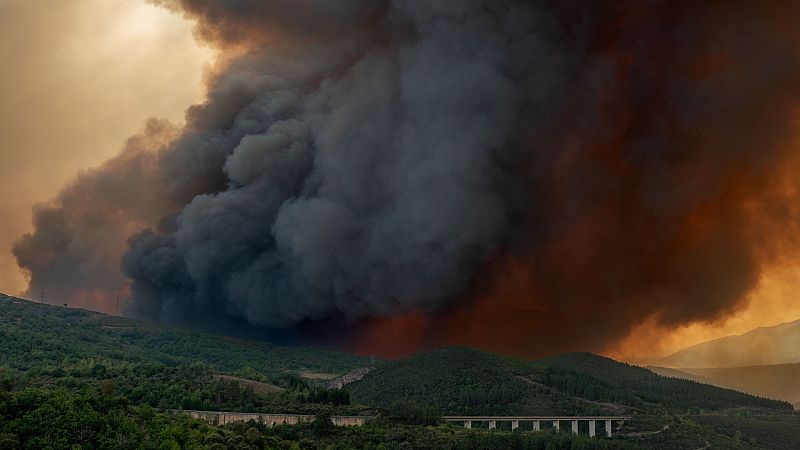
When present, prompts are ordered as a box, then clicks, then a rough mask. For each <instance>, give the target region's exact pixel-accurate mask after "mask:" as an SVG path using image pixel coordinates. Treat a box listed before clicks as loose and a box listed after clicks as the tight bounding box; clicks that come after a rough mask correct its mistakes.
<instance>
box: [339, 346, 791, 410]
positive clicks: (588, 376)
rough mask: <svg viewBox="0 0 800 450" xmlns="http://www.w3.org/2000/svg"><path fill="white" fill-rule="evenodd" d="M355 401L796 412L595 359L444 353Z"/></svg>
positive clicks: (387, 375) (376, 373)
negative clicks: (745, 409) (751, 409)
mask: <svg viewBox="0 0 800 450" xmlns="http://www.w3.org/2000/svg"><path fill="white" fill-rule="evenodd" d="M348 389H349V390H350V392H351V395H352V397H353V399H354V400H356V401H359V402H363V403H367V404H373V405H378V406H388V405H391V404H392V403H394V402H397V401H401V400H412V401H414V402H417V403H419V404H420V405H424V406H428V407H432V408H435V409H437V410H439V411H441V412H442V413H445V414H450V413H452V414H472V413H476V414H603V413H606V414H608V413H613V414H621V413H630V412H635V411H653V410H657V409H660V408H671V409H679V410H684V409H688V408H696V409H710V410H719V409H723V408H731V407H759V408H772V409H777V410H791V406H790V405H789V404H787V403H785V402H779V401H774V400H768V399H763V398H757V397H754V396H751V395H747V394H743V393H740V392H735V391H733V390H729V389H721V388H718V387H714V386H709V385H705V384H700V383H696V382H693V381H688V380H682V379H676V378H666V377H662V376H659V375H657V374H655V373H653V372H650V371H649V370H646V369H643V368H640V367H634V366H630V365H627V364H624V363H619V362H617V361H614V360H611V359H608V358H603V357H600V356H597V355H593V354H590V353H573V354H567V355H560V356H557V357H552V358H545V359H542V360H538V361H526V360H522V359H516V358H512V357H506V356H500V355H496V354H491V353H484V352H480V351H477V350H473V349H467V348H446V349H439V350H435V351H432V352H427V353H422V354H418V355H414V356H411V357H409V358H405V359H402V360H399V361H392V362H388V363H385V364H383V365H381V366H379V367H377V368H376V369H375V370H373V371H371V372H369V373H368V374H366V375H365V376H364V378H363V379H361V380H360V381H357V382H354V383H352V384H350V385H348Z"/></svg>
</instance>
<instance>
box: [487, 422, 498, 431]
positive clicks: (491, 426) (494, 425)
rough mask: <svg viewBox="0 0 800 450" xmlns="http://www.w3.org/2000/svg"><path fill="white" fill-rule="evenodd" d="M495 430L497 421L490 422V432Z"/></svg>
mask: <svg viewBox="0 0 800 450" xmlns="http://www.w3.org/2000/svg"><path fill="white" fill-rule="evenodd" d="M495 428H497V421H496V420H490V421H489V429H490V430H494V429H495Z"/></svg>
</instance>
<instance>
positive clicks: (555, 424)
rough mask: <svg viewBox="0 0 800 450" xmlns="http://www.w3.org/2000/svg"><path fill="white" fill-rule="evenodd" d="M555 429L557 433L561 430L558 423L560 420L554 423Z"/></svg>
mask: <svg viewBox="0 0 800 450" xmlns="http://www.w3.org/2000/svg"><path fill="white" fill-rule="evenodd" d="M553 428H555V430H556V431H558V430H559V429H560V424H559V423H558V420H554V421H553Z"/></svg>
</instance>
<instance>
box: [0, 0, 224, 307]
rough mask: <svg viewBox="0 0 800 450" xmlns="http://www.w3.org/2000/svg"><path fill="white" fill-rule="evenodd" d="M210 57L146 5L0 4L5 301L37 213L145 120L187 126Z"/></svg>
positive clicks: (113, 0)
mask: <svg viewBox="0 0 800 450" xmlns="http://www.w3.org/2000/svg"><path fill="white" fill-rule="evenodd" d="M211 56H212V55H211V50H209V49H206V48H200V47H198V45H197V44H196V42H195V41H194V39H193V38H192V33H191V24H190V23H189V22H187V21H185V20H183V19H182V18H181V17H180V16H178V15H175V14H173V13H170V12H168V11H166V10H165V9H162V8H158V7H156V6H153V5H151V4H148V3H146V2H145V1H144V0H56V1H54V0H0V61H2V62H3V64H2V65H3V70H2V72H0V193H2V194H0V199H1V200H0V217H2V222H1V223H2V225H0V291H3V292H10V293H19V292H21V291H23V290H24V289H25V287H26V281H25V278H24V276H23V274H22V273H21V272H20V271H19V269H18V268H17V266H16V263H15V261H14V258H13V256H12V255H11V252H10V249H11V244H12V242H13V241H14V240H15V239H17V238H18V237H20V236H21V235H22V234H24V233H25V232H27V231H28V230H29V228H30V218H31V207H32V205H34V204H35V203H37V202H41V201H44V200H46V199H48V198H50V197H52V196H53V195H55V194H56V193H57V191H58V189H59V188H60V187H61V186H63V185H64V184H65V183H66V182H68V181H69V180H70V179H71V178H73V177H74V176H75V174H76V173H77V172H78V171H79V170H81V169H86V168H89V167H92V166H95V165H97V164H98V163H100V162H102V161H104V160H105V159H107V158H108V157H110V156H112V155H114V154H115V153H117V152H118V151H119V150H120V149H121V147H122V144H123V142H124V140H125V139H126V138H127V137H128V136H130V135H132V134H133V133H135V132H136V131H138V130H139V129H140V127H141V126H142V122H143V120H144V119H146V118H147V117H150V116H152V117H162V118H167V119H170V120H172V121H176V122H180V121H182V120H183V112H184V110H185V108H186V107H187V106H188V105H190V104H192V103H193V102H196V101H197V100H199V99H200V98H201V97H202V95H203V89H202V83H201V79H202V75H203V67H204V65H206V64H208V63H209V61H210V60H211Z"/></svg>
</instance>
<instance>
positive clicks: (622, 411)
mask: <svg viewBox="0 0 800 450" xmlns="http://www.w3.org/2000/svg"><path fill="white" fill-rule="evenodd" d="M371 363H372V361H371V359H370V358H364V357H360V356H355V355H350V354H346V353H341V352H335V351H329V350H320V349H312V348H293V347H282V346H278V345H273V344H269V343H265V342H259V341H248V340H242V339H231V338H226V337H220V336H214V335H210V334H202V333H195V332H190V331H185V330H179V329H172V328H167V327H161V326H157V325H152V324H148V323H143V322H139V321H134V320H128V319H121V318H116V317H109V316H105V315H102V314H98V313H93V312H88V311H83V310H78V309H70V308H64V307H56V306H48V305H40V304H36V303H31V302H26V301H22V300H19V299H14V298H5V299H1V298H0V449H40V448H49V449H89V448H108V449H112V448H123V449H126V448H130V449H139V448H142V449H229V448H230V449H324V450H328V449H387V450H388V449H473V448H477V449H543V450H554V449H633V448H655V449H672V448H675V449H678V448H701V447H703V446H705V445H706V443H708V444H709V445H714V446H716V447H714V448H730V449H740V448H741V449H751V448H792V447H793V446H794V447H797V448H800V442H798V441H797V439H798V438H797V437H796V436H798V435H800V429H798V428H800V421H799V420H798V416H797V415H796V414H795V413H794V411H793V410H792V409H791V406H790V405H789V404H787V403H785V402H780V401H775V400H769V399H763V398H757V397H753V396H750V395H746V394H742V393H739V392H735V391H731V390H726V389H720V388H716V387H712V386H708V385H703V384H698V383H694V382H690V381H685V380H677V379H671V378H665V377H661V376H658V375H655V374H653V373H652V372H650V371H648V370H645V369H642V368H638V367H634V366H629V365H626V364H622V363H618V362H616V361H613V360H610V359H607V358H603V357H600V356H597V355H592V354H586V353H582V354H568V355H560V356H557V357H552V358H546V359H543V360H537V361H528V360H524V359H518V358H511V357H506V356H501V355H496V354H491V353H485V352H480V351H477V350H473V349H469V348H445V349H439V350H435V351H431V352H426V353H421V354H418V355H414V356H412V357H409V358H404V359H400V360H397V361H378V362H377V364H376V367H375V368H374V369H373V370H372V371H371V372H369V373H368V374H367V375H366V376H365V377H364V378H363V379H362V380H360V381H357V382H354V383H351V384H349V385H347V386H346V387H345V389H342V390H331V389H326V387H325V384H326V381H325V380H326V379H327V378H330V377H333V376H335V375H340V374H343V373H346V372H348V371H350V370H353V369H355V368H359V367H368V366H369V365H370V364H371ZM174 410H177V411H180V410H213V411H241V412H264V413H267V412H268V413H298V414H311V415H314V416H315V417H316V419H315V420H314V422H313V423H306V424H301V425H293V426H276V427H273V428H268V427H266V426H264V425H261V424H258V423H255V422H250V423H233V424H229V425H226V426H214V425H211V424H207V423H203V422H201V421H198V420H194V419H191V418H189V417H188V416H186V415H183V414H180V413H174V412H173V411H174ZM448 414H484V415H485V414H494V415H510V414H525V415H535V414H541V415H546V414H561V415H589V414H614V415H628V416H631V417H632V419H631V420H630V421H628V422H626V423H625V425H624V426H623V427H622V428H620V429H617V430H615V436H614V437H613V438H611V439H608V438H606V437H604V436H601V437H597V438H593V439H592V438H589V437H588V436H586V435H578V436H574V435H572V434H569V433H564V432H561V433H558V432H556V431H555V430H553V429H547V430H544V431H540V432H532V431H529V428H528V431H526V430H525V429H524V428H525V427H522V428H521V429H518V430H516V431H514V432H511V430H510V429H508V427H507V425H504V426H501V427H499V428H500V429H498V430H491V431H490V430H488V429H486V424H482V425H481V424H476V427H475V429H469V430H468V429H464V428H463V427H460V426H457V425H449V424H446V423H444V422H443V420H442V416H444V415H448ZM331 415H369V416H371V417H375V419H374V420H371V421H369V422H367V424H366V425H365V426H362V427H334V426H333V425H331V423H330V419H329V418H330V416H331Z"/></svg>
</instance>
